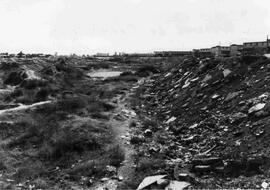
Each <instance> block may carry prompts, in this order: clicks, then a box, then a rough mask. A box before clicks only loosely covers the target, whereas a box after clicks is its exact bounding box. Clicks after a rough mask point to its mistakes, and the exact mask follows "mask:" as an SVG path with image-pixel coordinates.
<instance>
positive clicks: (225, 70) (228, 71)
mask: <svg viewBox="0 0 270 190" xmlns="http://www.w3.org/2000/svg"><path fill="white" fill-rule="evenodd" d="M231 72H232V71H231V70H230V69H224V71H223V76H224V78H226V77H227V76H228V75H229V74H231Z"/></svg>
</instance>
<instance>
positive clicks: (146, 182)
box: [137, 175, 166, 190]
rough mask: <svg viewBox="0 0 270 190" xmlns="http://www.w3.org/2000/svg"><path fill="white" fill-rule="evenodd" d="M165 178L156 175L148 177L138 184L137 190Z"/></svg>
mask: <svg viewBox="0 0 270 190" xmlns="http://www.w3.org/2000/svg"><path fill="white" fill-rule="evenodd" d="M164 177H166V175H156V176H149V177H146V178H144V179H143V181H142V182H141V183H140V185H139V187H138V188H137V190H141V189H144V188H146V187H148V186H150V185H152V184H154V183H156V182H157V181H158V180H160V179H163V178H164Z"/></svg>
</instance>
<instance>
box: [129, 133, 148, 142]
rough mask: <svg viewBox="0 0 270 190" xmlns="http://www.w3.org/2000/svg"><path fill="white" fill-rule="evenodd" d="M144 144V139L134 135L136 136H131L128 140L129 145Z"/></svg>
mask: <svg viewBox="0 0 270 190" xmlns="http://www.w3.org/2000/svg"><path fill="white" fill-rule="evenodd" d="M142 142H145V137H144V136H142V135H136V136H132V137H131V139H130V143H131V144H139V143H142Z"/></svg>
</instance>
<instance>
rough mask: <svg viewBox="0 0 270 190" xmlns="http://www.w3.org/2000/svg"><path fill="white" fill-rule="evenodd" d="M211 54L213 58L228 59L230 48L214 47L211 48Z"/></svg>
mask: <svg viewBox="0 0 270 190" xmlns="http://www.w3.org/2000/svg"><path fill="white" fill-rule="evenodd" d="M211 53H212V55H213V56H214V57H229V56H230V47H229V46H215V47H212V48H211Z"/></svg>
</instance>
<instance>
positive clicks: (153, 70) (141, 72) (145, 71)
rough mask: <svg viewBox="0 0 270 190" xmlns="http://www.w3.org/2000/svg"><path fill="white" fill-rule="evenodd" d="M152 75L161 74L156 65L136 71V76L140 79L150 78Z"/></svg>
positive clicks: (145, 66) (146, 66)
mask: <svg viewBox="0 0 270 190" xmlns="http://www.w3.org/2000/svg"><path fill="white" fill-rule="evenodd" d="M150 73H159V70H158V69H157V68H156V67H155V66H154V65H144V66H142V67H140V68H139V69H138V70H137V71H136V73H135V74H136V75H138V76H140V77H146V76H149V75H150Z"/></svg>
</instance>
